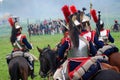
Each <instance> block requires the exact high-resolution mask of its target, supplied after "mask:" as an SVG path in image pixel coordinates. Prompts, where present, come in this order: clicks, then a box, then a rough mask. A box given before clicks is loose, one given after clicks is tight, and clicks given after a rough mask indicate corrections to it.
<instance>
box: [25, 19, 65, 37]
mask: <svg viewBox="0 0 120 80" xmlns="http://www.w3.org/2000/svg"><path fill="white" fill-rule="evenodd" d="M62 24H65V21H64V20H59V19H58V20H45V21H43V22H41V23H40V24H37V23H36V24H29V25H28V26H27V28H28V33H29V35H30V36H31V35H44V34H50V35H54V34H56V33H62V27H63V26H64V25H62Z"/></svg>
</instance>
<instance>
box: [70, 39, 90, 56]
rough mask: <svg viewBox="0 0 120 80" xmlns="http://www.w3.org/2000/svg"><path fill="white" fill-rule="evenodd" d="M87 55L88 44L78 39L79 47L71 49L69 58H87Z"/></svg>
mask: <svg viewBox="0 0 120 80" xmlns="http://www.w3.org/2000/svg"><path fill="white" fill-rule="evenodd" d="M88 54H89V51H88V44H87V43H85V41H83V40H81V39H79V47H78V48H77V49H76V48H73V49H72V53H71V57H88Z"/></svg>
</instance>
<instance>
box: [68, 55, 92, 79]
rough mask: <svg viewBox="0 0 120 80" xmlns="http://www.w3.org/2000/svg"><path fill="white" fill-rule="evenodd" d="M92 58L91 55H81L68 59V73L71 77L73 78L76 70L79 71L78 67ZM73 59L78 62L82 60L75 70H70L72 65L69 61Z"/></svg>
mask: <svg viewBox="0 0 120 80" xmlns="http://www.w3.org/2000/svg"><path fill="white" fill-rule="evenodd" d="M89 59H90V57H79V58H69V59H68V74H69V76H70V78H71V79H72V78H73V76H74V72H76V71H78V69H79V68H80V67H81V66H82V65H84V64H85V63H86V62H87V61H88V60H89ZM70 60H71V61H76V62H82V63H81V64H80V65H79V66H77V67H76V68H75V69H74V70H73V71H71V72H70V70H69V69H70V66H69V62H70Z"/></svg>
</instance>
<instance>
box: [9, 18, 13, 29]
mask: <svg viewBox="0 0 120 80" xmlns="http://www.w3.org/2000/svg"><path fill="white" fill-rule="evenodd" d="M8 21H9V23H10V25H11V27H13V26H14V21H13V19H12V18H11V17H10V18H8Z"/></svg>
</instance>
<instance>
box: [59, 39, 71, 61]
mask: <svg viewBox="0 0 120 80" xmlns="http://www.w3.org/2000/svg"><path fill="white" fill-rule="evenodd" d="M68 47H69V43H68V41H65V42H64V43H63V44H62V45H61V47H60V48H59V50H58V55H59V57H60V58H61V59H63V58H64V53H65V51H66V49H68Z"/></svg>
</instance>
